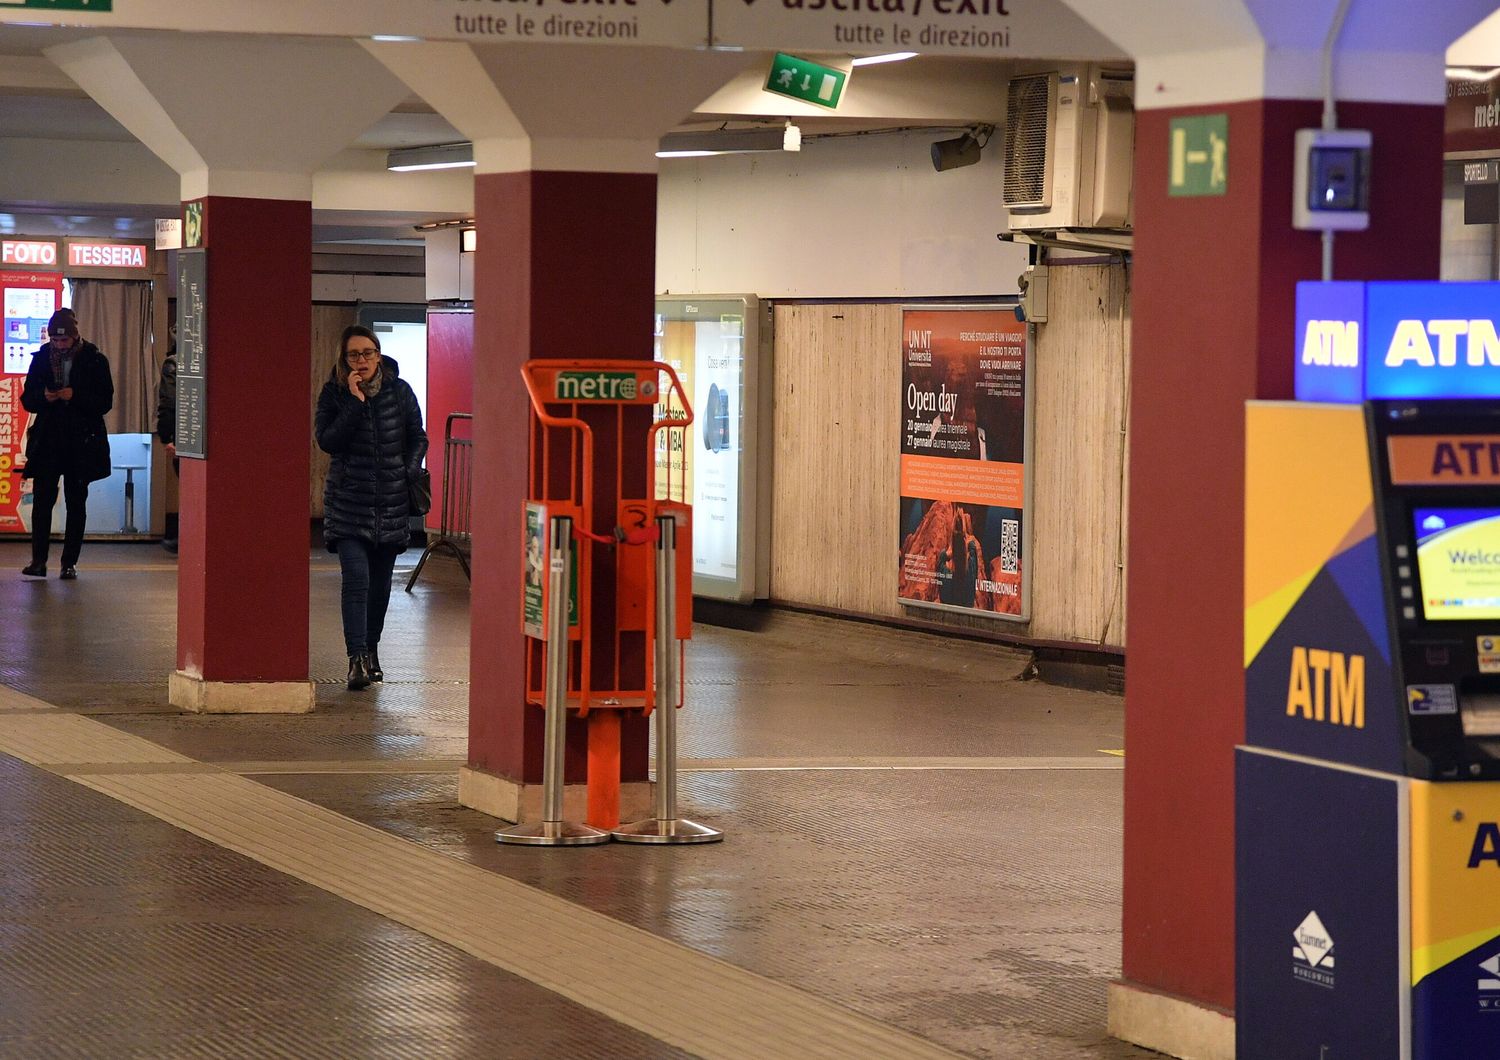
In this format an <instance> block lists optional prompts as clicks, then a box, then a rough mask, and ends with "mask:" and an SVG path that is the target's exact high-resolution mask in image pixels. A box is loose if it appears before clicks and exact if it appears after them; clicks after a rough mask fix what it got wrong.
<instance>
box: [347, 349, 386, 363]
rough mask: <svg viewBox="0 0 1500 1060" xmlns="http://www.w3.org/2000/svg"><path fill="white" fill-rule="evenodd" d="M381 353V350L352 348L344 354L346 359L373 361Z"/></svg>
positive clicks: (351, 360)
mask: <svg viewBox="0 0 1500 1060" xmlns="http://www.w3.org/2000/svg"><path fill="white" fill-rule="evenodd" d="M379 355H380V351H379V350H350V351H349V352H348V353H346V354H344V359H345V360H346V361H350V362H353V361H373V360H374V359H375V358H376V357H378V356H379Z"/></svg>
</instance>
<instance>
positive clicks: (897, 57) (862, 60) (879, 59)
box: [854, 52, 917, 66]
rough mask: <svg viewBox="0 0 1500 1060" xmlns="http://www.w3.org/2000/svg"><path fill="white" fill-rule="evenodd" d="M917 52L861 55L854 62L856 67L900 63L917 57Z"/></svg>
mask: <svg viewBox="0 0 1500 1060" xmlns="http://www.w3.org/2000/svg"><path fill="white" fill-rule="evenodd" d="M916 54H917V53H916V52H888V53H886V54H885V55H861V56H860V57H859V58H858V59H855V60H854V65H855V66H874V65H875V64H876V63H899V62H901V61H902V60H903V59H912V58H915V57H916Z"/></svg>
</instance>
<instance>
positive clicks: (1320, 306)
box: [1296, 282, 1500, 403]
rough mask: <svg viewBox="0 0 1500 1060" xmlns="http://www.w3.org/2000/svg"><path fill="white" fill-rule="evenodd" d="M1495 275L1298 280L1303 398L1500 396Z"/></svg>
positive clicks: (1499, 294)
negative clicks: (1490, 278)
mask: <svg viewBox="0 0 1500 1060" xmlns="http://www.w3.org/2000/svg"><path fill="white" fill-rule="evenodd" d="M1497 319H1500V283H1436V282H1431V283H1353V282H1339V283H1299V284H1298V285H1297V344H1298V346H1297V371H1296V392H1297V398H1298V400H1300V401H1333V402H1345V403H1348V402H1360V401H1364V400H1366V399H1369V398H1418V397H1426V398H1457V397H1500V327H1497V323H1496V321H1497Z"/></svg>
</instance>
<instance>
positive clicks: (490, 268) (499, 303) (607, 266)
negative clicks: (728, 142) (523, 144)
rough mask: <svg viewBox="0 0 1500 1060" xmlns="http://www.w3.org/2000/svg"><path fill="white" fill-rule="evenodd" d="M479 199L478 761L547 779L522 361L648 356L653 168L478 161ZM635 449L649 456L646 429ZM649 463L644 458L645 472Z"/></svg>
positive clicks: (508, 773) (605, 462)
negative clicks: (535, 166) (527, 526)
mask: <svg viewBox="0 0 1500 1060" xmlns="http://www.w3.org/2000/svg"><path fill="white" fill-rule="evenodd" d="M474 200H475V201H474V206H475V217H476V221H477V227H478V228H479V230H480V231H481V232H482V239H481V242H480V245H479V249H478V251H477V252H476V254H477V260H476V262H475V285H474V286H475V339H476V350H475V358H474V446H475V454H474V455H475V471H474V516H473V527H474V581H473V590H472V591H473V603H472V609H471V613H472V627H471V628H472V632H471V638H472V639H471V650H470V664H469V666H470V677H471V684H470V699H469V769H470V772H471V773H472V772H475V771H477V772H479V773H482V774H487V775H489V776H490V777H493V778H499V780H500V781H501V782H502V783H503V784H507V785H526V784H536V783H539V782H540V781H541V769H542V712H541V711H540V710H538V709H537V708H535V707H528V706H526V705H525V704H524V701H523V693H524V657H523V653H522V649H523V638H522V635H521V629H520V608H521V563H522V552H521V547H522V545H521V526H522V506H523V504H524V502H525V500H526V496H527V444H528V422H529V420H528V415H529V413H528V409H529V405H528V402H527V399H526V394H525V391H524V389H523V388H522V385H521V375H520V368H521V365H522V364H524V363H525V362H526V361H527V360H528V359H532V358H630V359H641V360H650V359H651V357H652V313H653V306H654V301H653V290H654V286H655V260H656V258H655V255H656V176H655V174H650V173H645V174H642V173H575V172H544V171H534V172H524V173H499V174H481V175H479V176H478V177H476V178H475V182H474ZM628 444H630V443H629V442H627V445H628ZM639 449H640V451H641V453H642V455H643V456H644V452H645V437H644V433H642V434H641V437H640V445H639ZM614 463H615V449H614V440H613V438H612V437H610V436H608V435H604V434H601V435H600V436H598V437H597V438H596V466H597V467H599V468H601V469H610V471H609V474H610V475H612V473H613V472H612V469H613V467H614ZM644 474H645V467H644V463H642V467H641V483H642V485H643V484H644ZM605 583H606V579H603V578H598V577H596V586H595V595H594V600H595V606H596V608H602V607H604V606H606V605H608V604H609V601H610V599H611V597H610V592H609V587H608V585H607V584H605ZM623 741H624V742H623V748H622V752H623V753H622V778H623V779H624V780H625V781H638V780H644V779H645V778H646V766H647V756H646V752H647V741H646V726H645V724H644V723H642V722H640V721H639V720H638V719H627V720H626V723H625V726H624V734H623ZM583 779H584V734H583V730H582V726H580V725H578V724H577V723H576V722H575V723H573V724H572V725H571V727H570V731H569V753H568V781H569V783H573V782H581V781H582V780H583ZM465 801H470V800H468V799H466V800H465ZM470 804H471V805H479V803H478V802H473V801H470ZM480 808H488V807H487V806H484V805H480Z"/></svg>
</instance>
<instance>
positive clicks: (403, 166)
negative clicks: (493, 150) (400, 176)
mask: <svg viewBox="0 0 1500 1060" xmlns="http://www.w3.org/2000/svg"><path fill="white" fill-rule="evenodd" d="M473 164H474V145H473V144H469V143H463V144H441V145H439V146H437V147H403V148H400V149H399V150H396V151H391V152H389V153H388V154H387V155H386V156H385V168H386V169H389V170H390V171H391V172H392V173H410V172H413V171H414V170H419V169H458V168H460V167H463V166H472V165H473Z"/></svg>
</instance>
